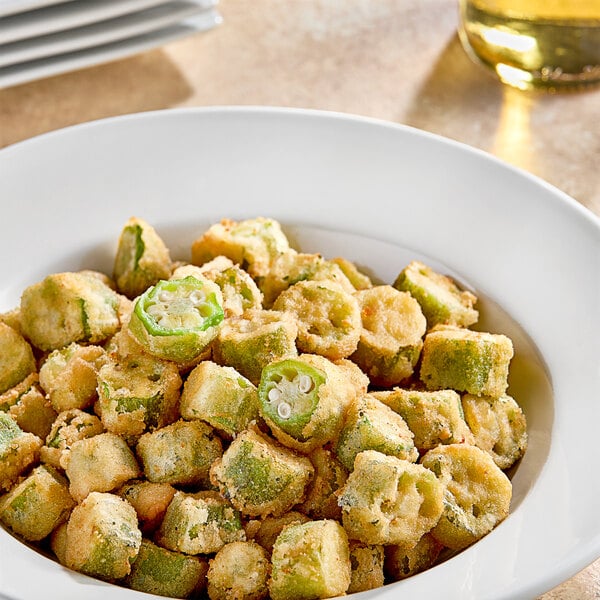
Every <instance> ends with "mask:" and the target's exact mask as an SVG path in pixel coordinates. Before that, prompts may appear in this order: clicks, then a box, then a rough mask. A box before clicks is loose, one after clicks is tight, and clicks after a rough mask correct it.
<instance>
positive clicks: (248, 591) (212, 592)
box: [207, 542, 271, 600]
mask: <svg viewBox="0 0 600 600" xmlns="http://www.w3.org/2000/svg"><path fill="white" fill-rule="evenodd" d="M270 571H271V563H270V561H269V556H268V555H267V552H266V551H265V549H264V548H263V547H262V546H259V545H258V544H256V543H255V542H232V543H231V544H227V545H225V546H223V548H221V549H220V550H219V551H218V552H217V554H216V555H215V557H214V558H213V559H212V560H211V561H210V567H209V569H208V574H207V580H208V587H207V591H208V597H209V598H210V600H232V599H234V598H235V600H262V599H263V598H265V597H266V596H267V594H268V592H269V590H268V588H267V581H268V579H269V574H270Z"/></svg>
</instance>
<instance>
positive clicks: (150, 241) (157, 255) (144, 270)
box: [113, 217, 171, 298]
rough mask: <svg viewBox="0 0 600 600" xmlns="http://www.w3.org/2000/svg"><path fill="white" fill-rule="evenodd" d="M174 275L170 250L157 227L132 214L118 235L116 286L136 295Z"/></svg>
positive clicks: (131, 296) (126, 292) (114, 272)
mask: <svg viewBox="0 0 600 600" xmlns="http://www.w3.org/2000/svg"><path fill="white" fill-rule="evenodd" d="M170 274H171V257H170V254H169V249H168V248H167V247H166V246H165V243H164V242H163V240H162V239H161V238H160V236H159V235H158V233H156V230H155V229H154V227H152V226H151V225H150V224H149V223H147V222H146V221H144V220H143V219H139V218H137V217H131V218H130V219H129V220H128V221H127V223H125V226H124V227H123V230H122V231H121V236H120V237H119V244H118V247H117V252H116V255H115V263H114V270H113V275H114V279H115V283H116V284H117V289H118V290H119V292H121V294H124V295H125V296H127V297H128V298H135V297H136V296H139V295H140V294H142V293H143V292H145V291H146V290H147V289H148V288H149V287H150V286H152V285H155V284H156V283H157V282H158V281H159V280H160V279H168V277H169V275H170Z"/></svg>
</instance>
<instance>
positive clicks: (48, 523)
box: [0, 465, 75, 542]
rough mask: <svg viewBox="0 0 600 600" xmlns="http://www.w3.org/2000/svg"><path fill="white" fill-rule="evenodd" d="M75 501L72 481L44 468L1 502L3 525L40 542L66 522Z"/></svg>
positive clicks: (21, 483)
mask: <svg viewBox="0 0 600 600" xmlns="http://www.w3.org/2000/svg"><path fill="white" fill-rule="evenodd" d="M74 506H75V501H74V500H73V498H72V497H71V495H70V494H69V488H68V481H67V480H66V479H65V478H64V477H63V476H62V475H60V474H59V473H58V472H57V471H56V470H55V469H53V468H52V467H48V466H45V465H41V466H39V467H36V468H35V469H33V471H32V472H31V474H30V475H28V476H27V477H26V478H25V479H23V480H22V481H21V482H20V483H18V484H17V485H16V486H15V487H13V488H12V489H11V490H10V491H9V492H8V494H6V495H5V496H3V497H2V498H0V521H2V522H3V523H4V524H5V525H6V526H8V527H9V528H10V529H12V531H14V532H15V533H16V534H18V535H20V536H21V537H22V538H24V539H26V540H28V541H30V542H37V541H40V540H42V539H44V538H45V537H46V536H48V535H50V533H51V532H52V530H53V529H54V528H55V527H57V526H58V525H60V523H62V522H64V521H66V519H67V517H68V516H69V513H70V512H71V509H72V508H73V507H74Z"/></svg>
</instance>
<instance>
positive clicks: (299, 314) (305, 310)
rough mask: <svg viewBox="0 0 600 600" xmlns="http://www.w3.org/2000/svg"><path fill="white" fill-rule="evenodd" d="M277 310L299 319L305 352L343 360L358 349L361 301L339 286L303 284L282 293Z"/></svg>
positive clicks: (300, 347)
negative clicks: (359, 303) (359, 302)
mask: <svg viewBox="0 0 600 600" xmlns="http://www.w3.org/2000/svg"><path fill="white" fill-rule="evenodd" d="M273 309H274V310H282V311H287V312H290V313H292V314H293V315H294V316H295V317H296V320H297V322H298V339H297V340H296V344H297V346H298V349H299V350H300V351H301V352H308V353H312V354H320V355H321V356H325V357H326V358H329V359H330V360H339V359H341V358H346V357H348V356H350V355H351V354H352V353H353V352H354V351H355V350H356V347H357V346H358V340H359V339H360V334H361V319H360V308H359V305H358V301H357V299H356V298H355V297H354V296H353V295H352V294H351V293H350V292H347V291H346V290H345V289H344V288H342V287H341V286H340V285H338V284H336V283H330V282H328V281H299V282H298V283H295V284H294V285H292V286H290V287H289V288H287V289H286V290H284V291H283V292H281V294H279V296H278V297H277V300H275V303H274V304H273Z"/></svg>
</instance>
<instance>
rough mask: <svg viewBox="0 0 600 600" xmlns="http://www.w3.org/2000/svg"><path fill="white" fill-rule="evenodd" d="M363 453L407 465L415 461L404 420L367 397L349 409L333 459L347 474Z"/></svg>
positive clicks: (415, 450)
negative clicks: (395, 458) (377, 454)
mask: <svg viewBox="0 0 600 600" xmlns="http://www.w3.org/2000/svg"><path fill="white" fill-rule="evenodd" d="M365 450H377V451H378V452H381V453H382V454H387V455H389V456H395V457H397V458H401V459H403V460H407V461H409V462H416V461H417V460H418V458H419V453H418V451H417V449H416V447H415V444H414V441H413V433H412V431H411V430H410V429H409V428H408V426H407V424H406V423H405V421H404V419H403V418H402V417H401V416H400V415H399V414H398V413H396V412H394V411H393V410H392V409H391V408H390V407H389V406H386V405H385V404H384V403H383V402H380V401H379V400H377V399H376V398H374V397H372V396H369V395H367V396H363V397H362V398H360V399H359V400H357V401H356V402H354V403H353V404H352V405H351V406H350V407H349V409H348V411H347V413H346V419H345V422H344V427H343V428H342V431H341V432H340V435H339V438H338V440H337V443H336V445H335V452H336V454H337V457H338V459H339V460H340V462H341V463H342V464H343V465H344V467H346V469H348V471H351V470H352V469H353V468H354V459H355V458H356V455H357V454H358V453H359V452H363V451H365Z"/></svg>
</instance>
